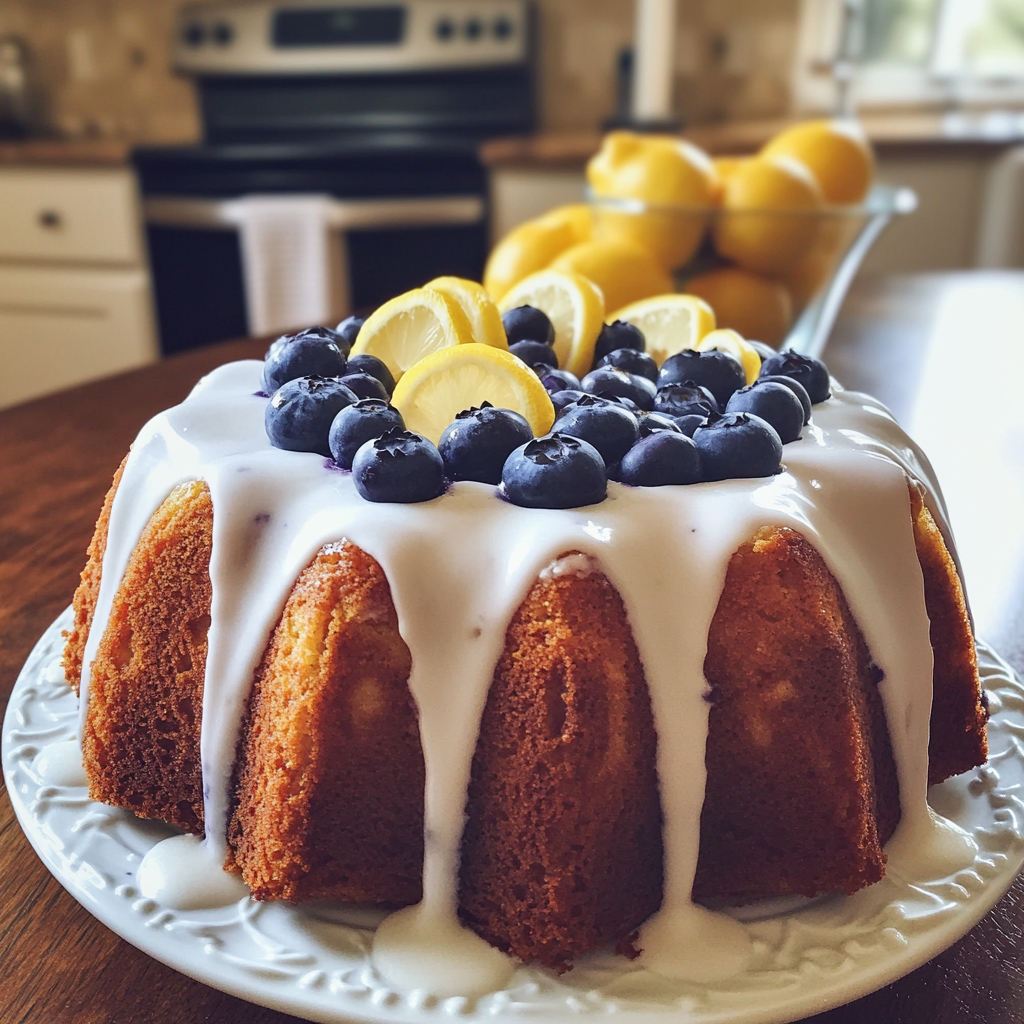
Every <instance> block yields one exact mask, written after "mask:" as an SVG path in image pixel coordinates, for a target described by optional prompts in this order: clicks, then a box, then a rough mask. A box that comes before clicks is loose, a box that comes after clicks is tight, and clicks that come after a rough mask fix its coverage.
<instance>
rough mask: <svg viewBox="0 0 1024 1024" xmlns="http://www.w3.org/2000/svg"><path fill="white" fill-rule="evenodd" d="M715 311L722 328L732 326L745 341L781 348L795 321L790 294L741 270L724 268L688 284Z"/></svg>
mask: <svg viewBox="0 0 1024 1024" xmlns="http://www.w3.org/2000/svg"><path fill="white" fill-rule="evenodd" d="M686 291H687V292H689V293H690V294H692V295H699V296H700V297H701V298H702V299H703V300H704V301H705V302H706V303H707V304H708V305H709V306H710V307H711V308H712V309H713V310H714V311H715V323H716V324H717V325H718V326H719V327H731V328H732V329H733V330H734V331H738V332H739V333H740V334H742V335H743V337H744V338H752V339H754V340H756V341H764V342H767V343H768V344H769V345H778V344H779V342H781V341H782V340H783V338H785V337H786V333H787V331H788V330H789V325H790V323H791V322H792V318H793V304H792V301H791V300H790V297H789V292H788V291H786V289H785V287H784V286H783V285H781V284H780V283H779V282H778V281H772V280H769V279H768V278H766V277H762V276H761V275H760V274H753V273H751V272H750V271H749V270H741V269H740V268H739V267H721V268H720V269H718V270H709V271H708V272H707V273H706V274H698V275H697V276H696V277H691V278H690V279H689V280H688V281H687V282H686Z"/></svg>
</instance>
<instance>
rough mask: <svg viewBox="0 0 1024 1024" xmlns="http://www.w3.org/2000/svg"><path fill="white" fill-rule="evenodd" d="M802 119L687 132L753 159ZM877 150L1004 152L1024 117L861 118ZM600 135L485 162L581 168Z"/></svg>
mask: <svg viewBox="0 0 1024 1024" xmlns="http://www.w3.org/2000/svg"><path fill="white" fill-rule="evenodd" d="M800 120H804V118H776V119H772V120H760V121H729V122H724V123H722V124H715V125H693V126H692V127H689V128H687V129H686V130H685V131H684V133H683V134H684V135H685V136H686V138H687V139H689V140H690V141H691V142H694V143H696V144H697V145H698V146H700V147H701V148H702V149H704V150H706V151H707V152H708V153H711V154H712V155H713V156H717V155H720V154H726V153H728V154H731V153H753V152H755V151H756V150H758V149H760V148H761V146H763V145H764V143H765V142H767V141H768V140H769V139H770V138H771V137H772V136H773V135H775V134H776V133H777V132H779V131H781V130H782V129H783V128H785V127H787V126H788V125H790V124H794V123H796V122H797V121H800ZM860 120H861V123H862V124H863V125H864V128H865V130H866V131H867V133H868V137H869V138H870V139H871V141H872V143H873V144H874V145H875V147H876V148H878V149H880V150H883V151H893V150H907V149H922V148H940V149H942V150H943V151H950V150H958V149H960V150H962V149H965V148H966V149H970V150H977V149H979V148H982V149H993V148H995V149H1001V148H1005V147H1006V146H1010V145H1014V144H1016V143H1021V142H1024V112H1016V111H1011V112H1007V111H995V112H989V113H986V114H969V113H959V112H954V113H948V114H887V115H884V116H882V115H874V116H865V117H862V118H861V119H860ZM601 134H602V133H601V132H597V131H577V132H545V133H541V134H539V135H530V136H522V137H519V138H507V139H494V140H492V141H491V142H488V143H485V144H484V146H483V147H482V149H481V151H480V155H481V159H482V160H483V162H484V163H485V164H487V165H488V166H489V167H495V168H512V167H514V168H521V169H525V168H532V169H538V170H540V169H570V168H581V167H582V166H583V165H584V164H585V163H586V162H587V160H588V159H590V157H591V156H592V155H593V154H594V153H596V152H597V149H598V147H599V146H600V144H601Z"/></svg>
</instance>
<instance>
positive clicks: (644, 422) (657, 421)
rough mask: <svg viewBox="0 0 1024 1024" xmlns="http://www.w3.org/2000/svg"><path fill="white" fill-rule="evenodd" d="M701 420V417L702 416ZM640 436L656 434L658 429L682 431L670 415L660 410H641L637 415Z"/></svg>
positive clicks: (670, 431)
mask: <svg viewBox="0 0 1024 1024" xmlns="http://www.w3.org/2000/svg"><path fill="white" fill-rule="evenodd" d="M702 422H703V418H702ZM638 425H639V427H640V437H647V436H648V435H649V434H656V433H657V432H658V431H659V430H667V431H668V432H669V433H670V434H679V433H682V431H681V430H680V428H679V424H678V423H676V421H675V420H674V419H673V418H672V417H671V416H666V415H665V414H664V413H660V412H642V413H640V415H639V417H638Z"/></svg>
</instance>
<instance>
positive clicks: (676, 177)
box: [587, 131, 717, 267]
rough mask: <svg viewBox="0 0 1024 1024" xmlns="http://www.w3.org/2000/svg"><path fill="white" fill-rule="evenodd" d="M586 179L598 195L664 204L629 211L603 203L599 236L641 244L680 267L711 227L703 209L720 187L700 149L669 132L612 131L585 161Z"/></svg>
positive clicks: (597, 228)
mask: <svg viewBox="0 0 1024 1024" xmlns="http://www.w3.org/2000/svg"><path fill="white" fill-rule="evenodd" d="M587 180H588V182H589V183H590V187H591V189H593V192H594V195H595V196H597V197H599V198H608V199H637V200H640V201H642V202H644V203H648V204H650V205H651V206H654V207H663V208H665V209H656V210H651V211H641V212H637V213H627V212H622V211H618V210H615V209H610V208H608V207H601V206H600V205H599V206H598V209H597V217H596V220H595V225H594V232H595V235H596V236H597V237H599V238H602V239H605V240H621V241H628V242H639V243H640V244H641V245H644V246H646V247H647V248H648V249H649V250H650V251H651V252H652V253H654V255H655V257H656V258H657V259H658V260H659V261H660V262H661V264H662V266H664V267H677V266H682V265H683V264H684V263H686V261H687V260H689V259H690V257H691V256H692V255H693V254H694V252H696V250H697V246H698V245H700V240H701V237H702V236H703V234H704V229H705V227H706V225H707V217H706V216H705V214H704V212H703V211H704V210H705V209H706V208H708V207H710V206H711V205H713V204H714V202H715V195H716V191H717V175H716V173H715V168H714V165H713V164H712V162H711V158H710V157H709V156H708V155H707V154H706V153H705V152H704V151H703V150H702V149H699V148H698V147H697V146H694V145H693V144H692V143H690V142H687V141H686V140H685V139H677V138H673V137H670V136H664V135H636V134H634V133H633V132H621V131H620V132H609V133H608V135H606V136H605V138H604V142H603V144H602V146H601V149H600V150H599V152H598V153H597V154H596V155H595V156H593V157H592V158H591V160H590V162H589V163H588V164H587ZM671 207H683V208H684V209H681V210H680V209H670V208H671Z"/></svg>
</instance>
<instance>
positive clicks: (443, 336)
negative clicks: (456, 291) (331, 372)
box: [352, 288, 473, 380]
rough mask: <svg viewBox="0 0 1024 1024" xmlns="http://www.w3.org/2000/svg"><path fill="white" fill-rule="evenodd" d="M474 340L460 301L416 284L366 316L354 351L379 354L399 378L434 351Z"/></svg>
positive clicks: (355, 353)
mask: <svg viewBox="0 0 1024 1024" xmlns="http://www.w3.org/2000/svg"><path fill="white" fill-rule="evenodd" d="M472 340H473V328H472V327H471V326H470V323H469V318H468V317H467V316H466V314H465V313H463V311H462V307H461V306H460V305H459V304H458V302H456V301H455V300H454V299H452V298H449V297H448V296H447V295H446V294H445V293H444V292H441V291H437V290H436V289H434V288H414V289H413V290H412V291H411V292H405V293H403V294H402V295H396V296H395V297H394V298H393V299H389V300H388V301H387V302H385V303H384V305H383V306H379V307H378V308H377V309H375V310H374V311H373V312H372V313H371V314H370V315H369V316H368V317H367V318H366V323H364V324H363V326H362V327H361V328H360V330H359V337H358V338H357V339H356V343H355V344H354V345H353V346H352V355H354V356H361V355H370V356H376V357H377V358H378V359H381V360H383V362H384V363H385V364H386V365H387V368H388V369H389V370H390V371H391V372H392V374H393V375H394V377H395V380H398V379H400V378H401V376H402V374H403V373H405V371H406V370H408V369H409V367H410V366H412V365H413V363H416V362H419V360H421V359H422V358H423V357H424V356H427V355H430V353H431V352H436V351H437V350H438V349H444V348H449V347H450V346H452V345H466V344H469V343H470V342H472Z"/></svg>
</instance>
